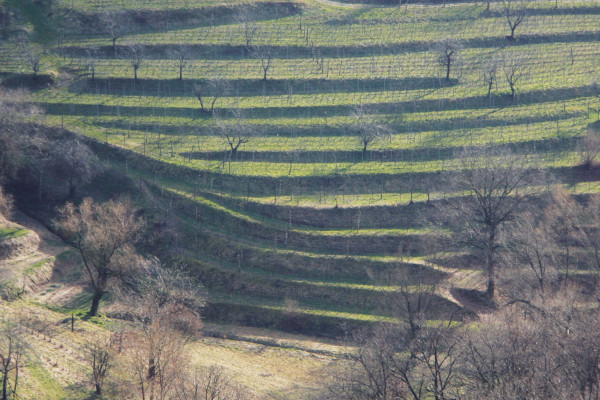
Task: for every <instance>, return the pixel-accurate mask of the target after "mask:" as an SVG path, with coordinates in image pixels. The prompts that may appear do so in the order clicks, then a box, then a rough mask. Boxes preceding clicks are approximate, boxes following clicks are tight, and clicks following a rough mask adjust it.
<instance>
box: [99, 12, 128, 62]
mask: <svg viewBox="0 0 600 400" xmlns="http://www.w3.org/2000/svg"><path fill="white" fill-rule="evenodd" d="M100 22H101V24H102V27H103V28H104V29H105V30H106V33H108V34H109V35H110V39H111V41H112V49H113V54H114V56H115V57H116V56H117V40H118V39H120V38H121V36H122V35H123V33H124V31H125V27H126V26H127V23H128V21H127V19H126V18H125V17H124V16H123V14H121V13H119V12H117V11H106V12H104V13H103V14H102V16H101V18H100Z"/></svg>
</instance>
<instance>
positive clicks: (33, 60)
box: [21, 41, 42, 80]
mask: <svg viewBox="0 0 600 400" xmlns="http://www.w3.org/2000/svg"><path fill="white" fill-rule="evenodd" d="M21 48H22V49H23V54H24V55H25V60H26V61H27V64H28V65H29V68H30V69H31V72H33V79H34V80H36V79H37V75H38V72H39V71H40V62H41V60H42V55H41V53H40V52H39V50H38V49H36V48H35V47H33V46H32V45H31V44H30V43H29V42H28V41H23V42H22V43H21Z"/></svg>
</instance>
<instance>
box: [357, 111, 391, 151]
mask: <svg viewBox="0 0 600 400" xmlns="http://www.w3.org/2000/svg"><path fill="white" fill-rule="evenodd" d="M350 117H351V118H352V126H351V129H352V130H354V131H355V132H356V134H357V135H358V138H359V141H360V143H361V144H362V159H363V160H364V159H365V156H366V155H367V146H368V145H369V144H371V143H372V142H374V141H375V140H378V139H380V138H382V137H383V136H384V135H385V134H387V133H388V132H389V128H388V127H387V126H386V125H384V124H382V123H379V122H377V121H376V120H375V118H374V117H373V116H372V115H370V114H367V110H365V108H364V107H363V106H362V105H360V106H358V107H355V108H354V109H353V110H352V112H351V114H350Z"/></svg>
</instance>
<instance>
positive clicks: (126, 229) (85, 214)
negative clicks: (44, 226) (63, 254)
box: [56, 198, 143, 316]
mask: <svg viewBox="0 0 600 400" xmlns="http://www.w3.org/2000/svg"><path fill="white" fill-rule="evenodd" d="M142 224H143V222H142V220H141V219H140V218H138V217H136V216H135V210H134V208H133V205H132V204H131V203H130V202H129V201H127V200H123V201H114V200H110V201H107V202H105V203H102V204H97V203H95V202H94V201H93V200H92V199H90V198H86V199H84V200H83V202H82V203H81V205H80V206H79V207H77V206H75V205H74V204H72V203H67V204H66V205H65V206H64V207H62V208H61V209H59V218H58V220H57V221H56V225H57V226H58V228H59V229H60V230H61V231H62V232H63V233H64V234H65V236H66V238H67V239H68V240H69V241H71V242H73V244H74V245H75V247H76V248H77V250H79V253H80V254H81V257H82V259H83V264H84V266H85V269H86V271H87V273H88V277H89V278H90V284H91V286H92V289H93V296H92V306H91V309H90V315H91V316H95V315H97V314H98V308H99V306H100V300H101V299H102V297H103V296H104V294H105V293H106V291H107V289H108V287H109V285H110V283H111V281H114V280H120V279H122V278H123V277H124V276H125V275H126V274H128V273H129V272H131V270H132V269H133V268H134V267H135V264H136V261H135V251H134V249H133V246H132V245H133V243H135V241H136V240H137V239H138V237H139V234H140V231H141V228H142Z"/></svg>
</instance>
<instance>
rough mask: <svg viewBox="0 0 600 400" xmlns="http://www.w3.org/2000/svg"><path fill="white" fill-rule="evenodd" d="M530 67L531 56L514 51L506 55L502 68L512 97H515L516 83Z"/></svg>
mask: <svg viewBox="0 0 600 400" xmlns="http://www.w3.org/2000/svg"><path fill="white" fill-rule="evenodd" d="M528 68H529V58H528V57H527V56H525V55H522V54H517V53H514V52H511V53H508V54H506V55H505V56H504V60H503V65H502V70H503V71H504V77H505V78H506V83H508V86H509V87H510V98H511V99H512V100H514V99H515V93H516V89H515V87H516V85H517V83H518V82H519V80H521V78H522V77H523V76H524V75H525V72H527V69H528Z"/></svg>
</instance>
